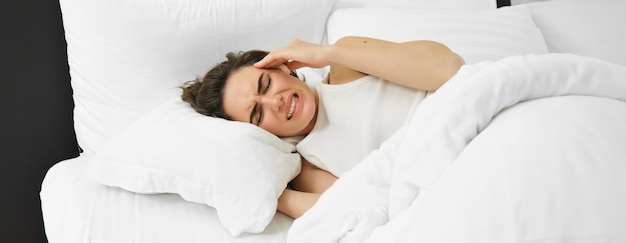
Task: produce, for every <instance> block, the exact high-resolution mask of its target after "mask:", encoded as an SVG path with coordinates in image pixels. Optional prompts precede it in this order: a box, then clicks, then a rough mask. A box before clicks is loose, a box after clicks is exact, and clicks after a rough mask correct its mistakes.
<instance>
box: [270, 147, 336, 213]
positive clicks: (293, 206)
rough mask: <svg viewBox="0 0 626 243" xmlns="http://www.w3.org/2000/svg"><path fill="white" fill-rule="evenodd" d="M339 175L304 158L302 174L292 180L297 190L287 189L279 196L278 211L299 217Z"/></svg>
mask: <svg viewBox="0 0 626 243" xmlns="http://www.w3.org/2000/svg"><path fill="white" fill-rule="evenodd" d="M336 180H337V177H335V176H334V175H332V174H331V173H329V172H327V171H324V170H321V169H319V168H317V167H315V166H314V165H313V164H311V163H309V162H308V161H306V160H304V159H302V169H301V171H300V174H299V175H298V176H296V178H294V179H293V181H291V185H292V187H293V188H294V189H295V190H291V189H285V190H284V191H283V194H282V195H281V196H280V197H279V198H278V211H280V212H282V213H284V214H286V215H288V216H290V217H292V218H298V217H300V216H302V214H304V213H305V212H306V211H307V210H309V209H310V208H311V207H313V205H314V204H315V202H317V199H319V197H320V195H321V194H322V193H324V191H326V189H328V188H329V187H330V186H331V185H332V184H333V183H334V182H335V181H336Z"/></svg>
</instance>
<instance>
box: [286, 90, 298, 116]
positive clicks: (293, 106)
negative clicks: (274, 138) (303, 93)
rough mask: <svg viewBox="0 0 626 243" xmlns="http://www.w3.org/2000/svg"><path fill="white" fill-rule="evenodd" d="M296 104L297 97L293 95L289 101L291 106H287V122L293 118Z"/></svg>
mask: <svg viewBox="0 0 626 243" xmlns="http://www.w3.org/2000/svg"><path fill="white" fill-rule="evenodd" d="M297 103H298V96H297V95H294V96H293V98H292V99H291V106H289V113H287V120H289V119H291V117H293V112H294V111H296V104H297Z"/></svg>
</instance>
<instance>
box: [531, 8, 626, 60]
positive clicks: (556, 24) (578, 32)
mask: <svg viewBox="0 0 626 243" xmlns="http://www.w3.org/2000/svg"><path fill="white" fill-rule="evenodd" d="M530 6H531V12H532V15H533V18H534V20H535V22H536V23H537V26H539V29H540V30H541V32H542V33H543V36H544V37H545V39H546V43H547V45H548V49H549V50H550V52H558V53H574V54H578V55H583V56H589V57H595V58H600V59H604V60H606V61H609V62H614V63H617V64H621V65H626V45H625V43H626V30H625V28H624V23H626V14H624V11H626V1H623V0H597V1H586V0H569V1H546V2H541V3H534V4H531V5H530Z"/></svg>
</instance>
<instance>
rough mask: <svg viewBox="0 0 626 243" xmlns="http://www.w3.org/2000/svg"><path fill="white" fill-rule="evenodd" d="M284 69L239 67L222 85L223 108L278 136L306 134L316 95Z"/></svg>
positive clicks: (313, 113)
mask: <svg viewBox="0 0 626 243" xmlns="http://www.w3.org/2000/svg"><path fill="white" fill-rule="evenodd" d="M287 72H288V71H287V70H286V67H285V69H284V70H279V69H258V68H255V67H253V66H246V67H242V68H240V69H239V70H237V71H235V72H233V73H232V74H231V75H230V77H229V78H228V80H227V81H226V86H225V87H224V110H225V111H226V113H227V114H228V115H230V116H231V117H232V118H233V120H236V121H241V122H249V123H252V124H254V125H258V126H259V127H261V128H263V129H265V130H267V131H269V132H271V133H273V134H274V135H276V136H279V137H290V136H297V135H306V134H308V133H309V132H310V131H311V129H313V126H314V125H315V117H316V114H317V94H315V93H314V92H313V91H312V90H311V89H310V88H309V86H307V85H306V84H305V83H304V82H302V81H301V80H300V79H298V78H296V77H293V76H291V75H289V74H288V73H287Z"/></svg>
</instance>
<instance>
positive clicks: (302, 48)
mask: <svg viewBox="0 0 626 243" xmlns="http://www.w3.org/2000/svg"><path fill="white" fill-rule="evenodd" d="M326 49H327V46H324V45H317V44H312V43H309V42H305V41H301V40H298V39H295V40H293V41H291V42H290V43H289V44H288V45H286V46H284V47H281V48H279V49H277V50H274V51H272V52H270V53H269V54H268V55H267V56H265V58H263V60H261V61H259V62H257V63H255V64H254V67H256V68H280V66H281V65H282V64H284V63H285V62H288V64H287V67H288V68H289V70H294V69H298V68H301V67H312V68H322V67H325V66H327V65H329V63H328V62H327V61H326V60H325V58H324V56H325V52H326Z"/></svg>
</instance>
